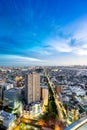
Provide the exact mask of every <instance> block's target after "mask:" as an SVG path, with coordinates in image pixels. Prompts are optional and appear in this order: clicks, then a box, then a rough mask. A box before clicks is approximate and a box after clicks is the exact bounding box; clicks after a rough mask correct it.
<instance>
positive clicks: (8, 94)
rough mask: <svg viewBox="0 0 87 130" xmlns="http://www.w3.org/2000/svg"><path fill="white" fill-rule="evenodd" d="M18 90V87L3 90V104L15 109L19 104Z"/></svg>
mask: <svg viewBox="0 0 87 130" xmlns="http://www.w3.org/2000/svg"><path fill="white" fill-rule="evenodd" d="M20 95H21V94H20V90H19V89H18V88H11V89H8V90H5V91H4V104H3V105H4V106H8V107H9V108H11V109H16V108H18V107H19V105H20Z"/></svg>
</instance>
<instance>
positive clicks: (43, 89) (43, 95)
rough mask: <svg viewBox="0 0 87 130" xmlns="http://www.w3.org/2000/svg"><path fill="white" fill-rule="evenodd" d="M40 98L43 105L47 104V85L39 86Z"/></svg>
mask: <svg viewBox="0 0 87 130" xmlns="http://www.w3.org/2000/svg"><path fill="white" fill-rule="evenodd" d="M41 99H42V100H43V105H44V106H47V105H48V86H47V85H44V86H41Z"/></svg>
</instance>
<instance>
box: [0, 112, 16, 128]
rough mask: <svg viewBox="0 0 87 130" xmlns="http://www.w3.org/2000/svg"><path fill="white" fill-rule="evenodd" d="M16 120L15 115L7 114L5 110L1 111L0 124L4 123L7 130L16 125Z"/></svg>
mask: <svg viewBox="0 0 87 130" xmlns="http://www.w3.org/2000/svg"><path fill="white" fill-rule="evenodd" d="M15 119H16V116H15V115H13V114H10V113H8V112H5V111H3V110H2V111H0V122H2V125H3V126H5V127H6V128H11V126H12V125H13V124H14V121H15Z"/></svg>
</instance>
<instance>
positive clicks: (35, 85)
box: [25, 72, 40, 104]
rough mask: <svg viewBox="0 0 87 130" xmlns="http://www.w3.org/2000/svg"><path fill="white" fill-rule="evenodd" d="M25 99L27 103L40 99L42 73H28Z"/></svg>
mask: <svg viewBox="0 0 87 130" xmlns="http://www.w3.org/2000/svg"><path fill="white" fill-rule="evenodd" d="M25 85H26V87H25V99H26V102H27V104H30V103H32V102H36V101H39V100H40V75H39V74H38V73H36V72H32V73H30V74H28V75H26V82H25Z"/></svg>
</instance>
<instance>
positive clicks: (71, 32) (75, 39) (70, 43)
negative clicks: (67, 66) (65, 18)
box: [47, 19, 87, 56]
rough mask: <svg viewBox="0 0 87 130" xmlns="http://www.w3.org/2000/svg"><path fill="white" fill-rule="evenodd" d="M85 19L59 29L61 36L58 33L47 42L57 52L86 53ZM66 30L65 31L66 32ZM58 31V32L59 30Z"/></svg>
mask: <svg viewBox="0 0 87 130" xmlns="http://www.w3.org/2000/svg"><path fill="white" fill-rule="evenodd" d="M86 28H87V19H85V20H80V21H76V22H75V23H73V24H71V25H69V26H68V27H65V28H64V30H61V33H62V34H63V35H62V36H60V35H58V36H56V38H55V37H54V38H53V39H51V40H48V41H47V43H48V45H50V47H51V48H52V49H53V50H55V51H58V52H61V53H62V52H65V53H73V54H77V55H80V56H81V55H82V56H84V55H87V29H86ZM66 32H67V33H66ZM59 33H60V32H59Z"/></svg>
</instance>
